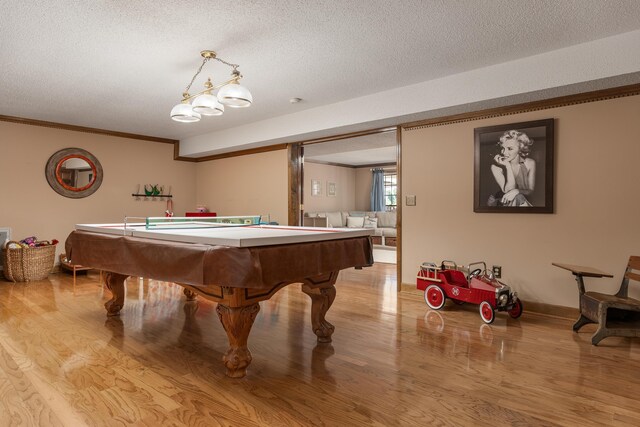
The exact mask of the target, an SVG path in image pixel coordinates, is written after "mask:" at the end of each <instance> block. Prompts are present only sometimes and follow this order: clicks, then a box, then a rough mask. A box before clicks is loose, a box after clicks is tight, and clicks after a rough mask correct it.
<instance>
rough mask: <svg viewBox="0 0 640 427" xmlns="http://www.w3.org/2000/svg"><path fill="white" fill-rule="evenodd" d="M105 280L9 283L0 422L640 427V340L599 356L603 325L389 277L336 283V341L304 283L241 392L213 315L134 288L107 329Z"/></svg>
mask: <svg viewBox="0 0 640 427" xmlns="http://www.w3.org/2000/svg"><path fill="white" fill-rule="evenodd" d="M98 277H99V276H98V275H97V273H93V272H92V273H90V274H89V275H87V276H78V280H77V284H76V286H75V288H74V286H73V281H72V279H71V276H69V275H67V274H65V273H60V274H53V275H51V276H50V277H49V279H48V280H45V281H40V282H31V283H16V284H12V283H10V282H5V281H0V426H3V427H4V426H13V425H15V426H72V427H76V426H84V425H88V426H102V425H107V426H129V425H148V426H165V425H167V426H183V425H189V426H217V425H222V426H315V425H325V426H430V425H434V426H446V425H455V426H459V425H463V426H464V425H497V426H502V425H518V426H545V425H565V426H578V425H581V426H590V425H607V426H610V425H640V405H639V404H638V396H639V392H640V339H623V338H607V339H606V340H604V341H603V342H602V343H601V345H600V346H598V347H594V346H592V345H591V344H590V337H591V333H592V332H593V330H594V328H593V326H588V327H585V328H584V332H581V333H580V334H575V333H573V332H572V331H571V325H572V323H573V319H562V318H554V317H550V316H543V315H536V314H532V313H530V312H527V311H526V307H525V313H524V315H523V316H522V318H520V319H519V320H513V319H510V318H507V316H506V315H505V314H504V313H500V314H498V315H497V320H496V322H495V323H494V324H493V325H490V326H489V325H484V324H483V323H482V321H481V320H480V317H479V315H478V313H477V307H476V306H455V305H453V304H451V303H450V302H449V303H447V305H446V306H445V308H444V309H443V310H441V311H439V312H434V311H431V310H429V309H428V308H427V306H426V304H425V303H424V301H423V300H422V297H421V294H419V293H418V292H403V293H402V294H401V295H400V296H398V295H397V294H396V292H395V289H396V283H395V266H393V265H385V264H376V265H375V266H374V267H372V268H368V269H364V270H362V271H356V270H347V271H344V272H342V273H341V274H340V278H339V279H338V283H337V284H336V288H337V297H336V300H335V302H334V304H333V306H332V307H331V309H330V310H329V312H328V314H327V320H329V321H330V322H331V323H333V324H334V325H335V328H336V331H335V333H334V334H333V343H331V344H316V336H315V335H314V334H313V332H312V331H311V326H310V315H309V310H310V305H311V304H310V300H309V298H308V297H307V296H306V295H305V294H303V293H302V292H301V291H300V287H299V286H297V285H292V286H290V287H288V288H287V289H284V290H282V291H280V292H279V293H278V294H276V295H275V296H274V297H273V298H272V299H271V300H269V301H266V302H263V303H261V307H262V309H261V311H260V313H259V314H258V317H257V319H256V321H255V324H254V326H253V329H252V332H251V334H250V336H249V347H250V349H251V351H252V353H253V362H252V364H251V366H250V367H249V370H248V374H247V376H246V377H245V378H242V379H240V380H235V379H230V378H227V377H226V376H225V369H224V366H223V364H222V363H221V358H222V355H223V353H224V351H225V350H226V349H227V337H226V334H225V332H224V331H223V329H222V326H221V324H220V322H219V321H218V318H217V316H216V313H215V305H214V304H212V303H209V302H207V301H204V300H200V301H199V302H198V304H191V303H188V304H185V298H184V295H183V294H182V288H180V287H179V286H177V285H174V284H168V283H164V282H156V281H149V280H141V279H138V278H130V279H129V280H128V284H127V301H126V303H125V307H124V309H123V310H122V313H121V316H120V317H119V318H118V317H116V318H107V317H106V314H105V313H106V312H105V309H104V308H103V306H102V305H103V303H104V302H105V301H106V300H107V299H108V295H109V292H108V291H107V290H106V289H103V287H102V286H101V285H100V284H99V281H98ZM569 285H572V283H570V284H569ZM576 298H577V295H576Z"/></svg>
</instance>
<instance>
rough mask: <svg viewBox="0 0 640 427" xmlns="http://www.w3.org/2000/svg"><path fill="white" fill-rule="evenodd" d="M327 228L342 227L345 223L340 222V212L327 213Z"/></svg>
mask: <svg viewBox="0 0 640 427" xmlns="http://www.w3.org/2000/svg"><path fill="white" fill-rule="evenodd" d="M327 222H328V223H329V227H344V226H345V225H347V222H346V221H344V222H342V212H327Z"/></svg>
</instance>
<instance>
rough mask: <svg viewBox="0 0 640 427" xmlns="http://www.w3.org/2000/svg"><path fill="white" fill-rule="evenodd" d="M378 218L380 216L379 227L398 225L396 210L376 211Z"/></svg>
mask: <svg viewBox="0 0 640 427" xmlns="http://www.w3.org/2000/svg"><path fill="white" fill-rule="evenodd" d="M376 218H378V227H395V226H396V213H395V212H378V213H376Z"/></svg>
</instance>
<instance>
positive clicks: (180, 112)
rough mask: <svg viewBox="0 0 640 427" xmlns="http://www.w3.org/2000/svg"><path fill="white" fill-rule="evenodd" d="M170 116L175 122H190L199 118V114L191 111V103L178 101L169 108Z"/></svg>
mask: <svg viewBox="0 0 640 427" xmlns="http://www.w3.org/2000/svg"><path fill="white" fill-rule="evenodd" d="M171 118H172V119H173V120H175V121H176V122H184V123H191V122H197V121H199V120H200V114H199V113H196V112H195V111H193V108H191V104H187V103H180V104H178V105H176V106H175V107H173V108H172V109H171Z"/></svg>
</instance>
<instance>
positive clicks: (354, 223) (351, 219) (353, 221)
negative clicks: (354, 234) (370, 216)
mask: <svg viewBox="0 0 640 427" xmlns="http://www.w3.org/2000/svg"><path fill="white" fill-rule="evenodd" d="M347 227H348V228H362V227H364V217H363V216H348V217H347Z"/></svg>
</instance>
